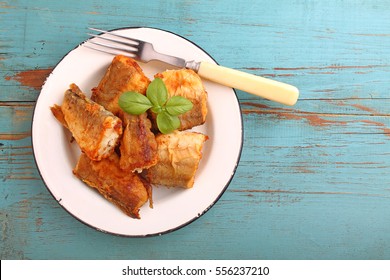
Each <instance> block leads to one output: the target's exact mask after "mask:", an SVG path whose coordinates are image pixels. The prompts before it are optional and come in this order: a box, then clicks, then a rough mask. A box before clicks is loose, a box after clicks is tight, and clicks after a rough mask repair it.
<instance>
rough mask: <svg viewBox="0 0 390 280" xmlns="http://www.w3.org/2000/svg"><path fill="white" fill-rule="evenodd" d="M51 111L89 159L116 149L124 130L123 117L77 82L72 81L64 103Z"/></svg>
mask: <svg viewBox="0 0 390 280" xmlns="http://www.w3.org/2000/svg"><path fill="white" fill-rule="evenodd" d="M51 111H52V113H53V114H54V116H55V117H56V118H57V120H58V121H59V122H60V123H62V124H63V125H64V126H65V127H66V128H68V129H69V130H70V132H71V133H72V135H73V137H74V139H75V140H76V142H77V143H78V145H79V147H80V149H81V150H82V151H83V152H84V153H85V154H86V155H87V156H88V157H89V158H90V159H92V160H101V159H103V158H106V157H108V156H109V155H110V154H112V153H113V152H114V148H115V146H116V145H117V143H118V141H119V138H120V136H121V134H122V121H121V119H119V118H118V117H116V116H114V115H113V114H112V113H111V112H109V111H107V110H106V109H104V107H103V106H101V105H99V104H97V103H95V102H93V101H92V100H90V99H89V98H87V97H86V96H85V95H84V93H82V92H81V90H80V89H79V88H78V86H77V85H75V84H71V85H70V88H69V89H68V90H67V91H66V92H65V96H64V100H63V103H62V105H61V106H59V105H54V106H53V107H51Z"/></svg>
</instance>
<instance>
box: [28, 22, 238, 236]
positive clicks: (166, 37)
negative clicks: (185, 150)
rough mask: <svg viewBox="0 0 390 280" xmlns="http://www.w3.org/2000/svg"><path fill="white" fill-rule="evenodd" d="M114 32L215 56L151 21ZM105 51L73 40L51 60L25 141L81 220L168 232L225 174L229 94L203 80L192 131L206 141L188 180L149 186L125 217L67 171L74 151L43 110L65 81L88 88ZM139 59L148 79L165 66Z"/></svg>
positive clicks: (123, 231) (205, 202) (231, 107)
mask: <svg viewBox="0 0 390 280" xmlns="http://www.w3.org/2000/svg"><path fill="white" fill-rule="evenodd" d="M115 32H117V33H118V34H121V35H125V36H129V37H133V38H137V39H141V40H145V41H148V42H151V43H153V44H154V47H155V49H156V50H157V51H159V52H163V53H166V54H171V55H175V56H179V57H183V58H185V59H187V60H196V61H208V62H212V63H215V61H214V60H213V59H212V58H211V57H210V56H209V55H208V54H207V53H206V52H205V51H203V50H202V49H201V48H199V47H198V46H197V45H195V44H194V43H192V42H190V41H188V40H187V39H185V38H183V37H180V36H178V35H176V34H173V33H171V32H167V31H163V30H159V29H153V28H124V29H118V30H115ZM112 58H113V55H109V54H106V53H102V52H98V51H94V50H91V49H88V48H86V47H85V46H83V44H81V45H80V46H78V47H76V48H75V49H74V50H72V51H71V52H69V53H68V54H67V55H66V56H65V57H64V58H63V59H62V60H61V61H60V62H59V63H58V65H57V66H56V67H55V69H54V70H53V72H52V73H51V74H50V76H49V77H48V78H47V80H46V82H45V84H44V86H43V87H42V91H41V93H40V95H39V97H38V100H37V103H36V107H35V111H34V116H33V124H32V142H33V150H34V157H35V161H36V163H37V166H38V169H39V172H40V174H41V176H42V179H43V181H44V182H45V184H46V186H47V188H48V190H49V191H50V193H51V194H52V195H53V197H54V198H55V199H56V201H57V202H58V203H59V204H60V205H61V206H62V207H63V208H64V209H66V210H67V211H68V212H69V213H70V214H71V215H73V216H74V217H76V218H77V219H78V220H80V221H81V222H83V223H85V224H87V225H89V226H91V227H93V228H95V229H97V230H99V231H103V232H107V233H112V234H116V235H123V236H151V235H160V234H164V233H168V232H171V231H174V230H176V229H179V228H181V227H183V226H186V225H188V224H189V223H191V222H192V221H194V220H196V219H197V218H198V217H200V216H201V215H203V214H204V213H205V212H206V211H207V210H208V209H210V207H212V206H213V205H214V204H215V203H216V202H217V201H218V199H219V198H220V197H221V195H222V194H223V193H224V191H225V190H226V188H227V186H228V185H229V183H230V181H231V179H232V178H233V175H234V173H235V170H236V167H237V164H238V161H239V158H240V154H241V149H242V138H243V131H242V118H241V111H240V106H239V103H238V100H237V96H236V94H235V92H234V90H233V89H231V88H227V87H224V86H221V85H218V84H215V83H212V82H209V81H207V80H203V82H204V86H205V88H206V91H207V92H208V115H207V120H206V123H205V124H204V125H202V126H199V127H196V128H194V129H193V130H195V131H198V132H202V133H204V134H206V135H208V137H209V140H208V141H207V142H206V143H205V145H204V147H203V157H202V160H201V162H200V164H199V168H198V170H197V173H196V176H195V184H194V187H193V188H191V189H181V188H166V187H162V186H155V187H154V188H153V209H151V208H149V205H148V203H146V204H145V205H144V206H142V208H141V210H140V216H141V219H133V218H130V217H128V216H127V215H125V214H124V213H123V212H122V211H121V210H120V209H119V208H117V207H116V206H115V205H113V204H112V203H110V202H108V201H107V200H105V199H104V198H103V197H102V196H101V195H100V194H99V193H98V192H97V191H96V190H94V189H92V188H90V187H88V186H87V185H85V184H84V183H83V182H81V181H80V180H79V179H78V178H76V177H75V176H74V175H73V173H72V170H73V168H74V167H75V165H76V163H77V160H78V157H79V155H80V150H79V148H78V146H77V143H76V142H75V141H73V142H72V141H70V139H71V135H70V133H69V131H67V130H66V129H65V128H63V127H62V126H61V125H60V123H59V122H58V121H57V120H56V119H55V118H54V116H53V115H52V113H51V111H50V107H51V106H53V105H54V104H62V100H63V97H64V92H65V90H67V89H68V87H69V85H70V84H71V83H75V84H77V85H78V86H79V87H80V88H81V90H82V91H83V92H85V93H86V94H87V95H90V92H91V89H92V88H93V87H95V86H97V84H98V83H99V81H100V79H101V78H102V77H103V75H104V73H105V71H106V69H107V67H108V66H109V65H110V63H111V61H112ZM139 64H140V66H141V68H142V69H143V70H144V73H145V74H146V75H147V76H148V77H149V78H150V79H153V76H154V74H156V73H158V72H162V71H165V70H167V69H170V68H173V67H172V66H169V65H167V64H164V63H162V62H157V61H152V62H149V63H147V64H144V63H139Z"/></svg>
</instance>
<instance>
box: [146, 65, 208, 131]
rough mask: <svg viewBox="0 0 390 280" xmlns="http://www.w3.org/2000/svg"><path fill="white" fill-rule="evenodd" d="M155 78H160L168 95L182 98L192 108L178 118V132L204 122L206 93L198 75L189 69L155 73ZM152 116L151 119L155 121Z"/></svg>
mask: <svg viewBox="0 0 390 280" xmlns="http://www.w3.org/2000/svg"><path fill="white" fill-rule="evenodd" d="M154 77H155V78H161V79H162V80H163V81H164V83H165V86H166V87H167V90H168V95H169V96H170V97H172V96H177V95H178V96H183V97H185V98H187V99H188V100H190V101H191V102H192V104H193V108H192V109H191V110H190V111H188V112H187V113H184V114H182V115H180V116H179V119H180V123H181V125H180V128H179V130H186V129H190V128H192V127H194V126H197V125H201V124H203V123H204V122H205V121H206V116H207V92H206V90H205V88H204V86H203V83H202V80H201V78H200V77H199V75H198V74H197V73H196V72H195V71H193V70H190V69H179V70H167V71H165V72H162V73H157V74H156V75H155V76H154ZM155 117H156V116H155V115H154V114H152V118H153V119H155Z"/></svg>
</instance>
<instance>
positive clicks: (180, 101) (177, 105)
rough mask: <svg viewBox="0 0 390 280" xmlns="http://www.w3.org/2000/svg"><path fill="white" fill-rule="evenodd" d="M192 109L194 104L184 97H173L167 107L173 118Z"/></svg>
mask: <svg viewBox="0 0 390 280" xmlns="http://www.w3.org/2000/svg"><path fill="white" fill-rule="evenodd" d="M192 107H193V104H192V102H191V101H190V100H188V99H187V98H184V97H182V96H172V97H171V98H170V99H169V100H168V101H167V104H166V105H165V109H166V110H167V112H168V113H169V114H170V115H172V116H178V115H181V114H184V113H185V112H188V111H189V110H191V109H192Z"/></svg>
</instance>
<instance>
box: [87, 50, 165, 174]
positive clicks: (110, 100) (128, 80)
mask: <svg viewBox="0 0 390 280" xmlns="http://www.w3.org/2000/svg"><path fill="white" fill-rule="evenodd" d="M149 84H150V80H149V79H148V78H147V77H146V76H145V75H144V73H143V71H142V69H141V68H140V66H139V65H138V63H137V62H136V61H135V60H133V59H132V58H129V57H126V56H123V55H117V56H115V57H114V59H113V60H112V62H111V64H110V66H109V67H108V69H107V71H106V73H105V75H104V77H103V78H102V80H101V81H100V83H99V85H98V86H97V87H96V88H94V89H92V99H93V100H94V101H96V102H97V103H99V104H101V105H103V106H104V107H105V108H106V109H107V110H110V111H111V112H113V113H114V114H115V115H117V116H118V117H120V118H121V119H122V121H123V127H124V130H123V138H122V140H121V144H120V167H121V168H122V169H124V170H128V171H141V170H142V169H145V168H149V167H150V166H152V165H154V164H156V162H157V143H156V140H155V137H154V134H153V133H152V132H151V122H150V121H149V119H148V118H147V114H146V113H144V114H141V115H139V116H133V115H129V114H127V113H125V112H124V111H123V110H122V109H121V108H120V107H119V105H118V99H119V97H120V95H121V94H122V93H124V92H126V91H137V92H139V93H142V94H145V93H146V89H147V87H148V86H149Z"/></svg>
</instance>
